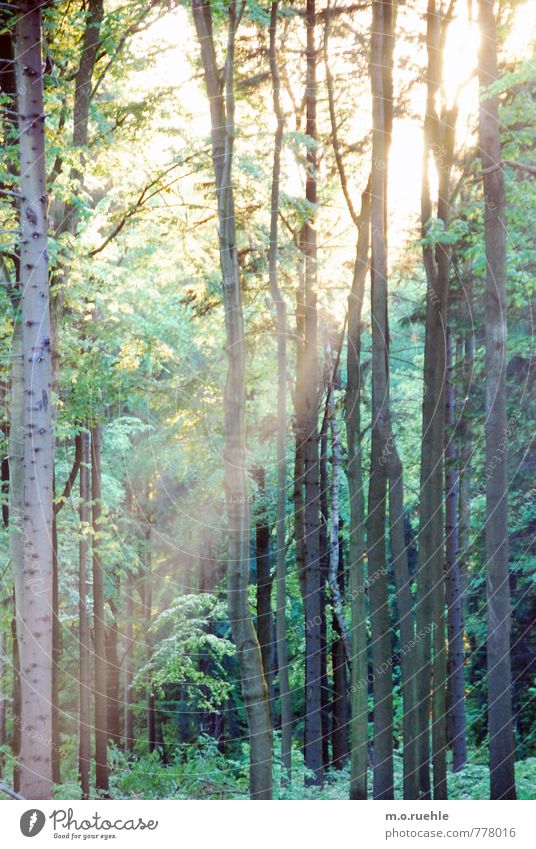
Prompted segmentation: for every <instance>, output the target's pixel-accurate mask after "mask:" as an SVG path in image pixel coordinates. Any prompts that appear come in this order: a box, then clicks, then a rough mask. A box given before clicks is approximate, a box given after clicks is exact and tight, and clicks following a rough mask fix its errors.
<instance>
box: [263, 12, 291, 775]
mask: <svg viewBox="0 0 536 849" xmlns="http://www.w3.org/2000/svg"><path fill="white" fill-rule="evenodd" d="M278 8H279V6H278V3H277V2H274V3H272V6H271V11H270V73H271V77H272V92H273V105H274V113H275V116H276V119H277V127H276V131H275V137H274V159H273V167H272V190H271V198H270V203H271V207H270V247H269V250H268V274H269V279H270V280H269V282H270V294H271V296H272V299H273V301H274V303H275V308H276V316H277V317H276V321H277V518H276V573H275V580H276V614H275V630H276V650H277V668H278V672H279V695H280V700H281V762H282V764H283V770H284V772H283V776H282V781H286V782H290V779H291V774H292V772H291V771H292V702H291V694H290V686H289V675H288V647H287V591H286V590H287V581H286V572H287V541H286V535H285V516H286V509H287V452H286V440H287V332H288V331H287V305H286V302H285V299H284V297H283V294H282V292H281V289H280V287H279V278H278V241H279V198H280V179H281V146H282V143H283V132H284V129H285V116H284V114H283V110H282V107H281V97H280V88H281V81H280V78H279V68H278V62H277V15H278Z"/></svg>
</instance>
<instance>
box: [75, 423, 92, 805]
mask: <svg viewBox="0 0 536 849" xmlns="http://www.w3.org/2000/svg"><path fill="white" fill-rule="evenodd" d="M81 443H82V444H81V449H82V450H81V455H82V456H81V462H80V506H79V508H78V511H79V519H80V542H79V545H78V617H79V622H78V642H79V681H80V692H79V712H78V735H79V745H78V775H79V779H80V786H81V788H82V798H83V799H89V789H90V788H89V775H90V766H91V716H90V710H91V669H90V650H91V649H90V627H89V615H88V609H87V593H88V551H89V544H88V540H89V535H88V534H89V529H90V507H89V504H90V500H91V488H90V446H89V433H88V432H87V431H84V432H82V433H81Z"/></svg>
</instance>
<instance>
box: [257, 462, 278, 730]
mask: <svg viewBox="0 0 536 849" xmlns="http://www.w3.org/2000/svg"><path fill="white" fill-rule="evenodd" d="M254 476H255V478H256V480H257V486H258V492H259V507H258V514H257V520H256V523H255V559H256V564H257V638H258V640H259V645H260V648H261V656H262V668H263V671H264V678H265V680H266V686H267V687H268V697H269V699H270V705H272V703H273V644H274V633H273V616H272V578H271V575H270V528H269V526H268V520H267V515H266V514H267V508H266V483H265V472H264V469H256V470H255V475H254ZM271 714H272V715H273V709H272V710H271Z"/></svg>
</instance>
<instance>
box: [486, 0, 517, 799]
mask: <svg viewBox="0 0 536 849" xmlns="http://www.w3.org/2000/svg"><path fill="white" fill-rule="evenodd" d="M478 8H479V23H480V31H481V37H482V40H481V47H480V54H479V80H480V92H481V101H480V119H479V146H480V159H481V162H482V170H483V182H484V203H485V216H484V222H485V241H486V295H485V321H486V562H487V580H486V589H487V604H488V617H487V618H488V637H487V650H488V732H489V755H490V795H491V798H492V799H515V798H516V785H515V773H514V759H515V750H514V737H513V730H512V690H511V663H510V582H509V581H510V578H509V572H508V470H507V455H508V437H509V435H510V431H509V429H508V422H507V415H506V357H507V353H506V339H507V328H506V306H507V304H506V273H507V272H506V207H505V193H504V175H503V172H502V169H501V168H500V167H496V166H498V165H499V163H500V160H501V139H500V125H499V115H498V111H499V104H498V99H497V96H496V95H492V96H490V95H489V94H488V93H487V88H488V86H490V85H491V84H492V83H494V82H495V80H496V79H497V26H496V21H495V14H494V4H493V2H491V0H479V4H478Z"/></svg>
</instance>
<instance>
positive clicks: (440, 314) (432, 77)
mask: <svg viewBox="0 0 536 849" xmlns="http://www.w3.org/2000/svg"><path fill="white" fill-rule="evenodd" d="M452 9H453V6H451V7H450V8H449V11H448V12H447V13H446V14H445V15H444V16H442V14H441V12H440V10H439V9H438V8H437V3H436V0H429V2H428V12H427V36H426V44H427V52H428V69H427V101H426V115H425V120H424V160H423V178H422V190H421V224H422V233H423V238H424V239H425V240H426V237H427V234H428V230H429V227H430V223H431V219H432V214H433V208H432V200H431V195H430V184H429V176H428V172H429V166H430V157H431V154H432V153H433V154H434V157H435V159H436V165H437V170H438V178H439V189H438V200H437V217H438V219H439V220H440V221H441V222H442V223H443V226H444V229H445V230H446V229H447V228H448V224H449V201H450V197H449V190H450V168H451V163H452V157H453V148H454V136H455V127H456V114H457V113H456V109H455V107H454V108H453V109H452V110H449V111H446V110H445V109H443V111H442V113H441V114H440V113H439V108H438V100H439V97H440V95H441V93H442V83H441V80H442V60H443V47H444V43H445V36H446V30H447V27H448V24H449V21H450V16H451V14H452ZM423 260H424V267H425V270H426V279H427V291H426V322H425V351H424V390H425V391H424V397H423V404H422V449H421V480H420V528H419V565H418V572H417V588H418V598H417V631H418V634H419V642H418V644H417V645H418V649H417V653H416V657H417V666H418V670H417V699H418V713H417V717H418V722H417V734H418V738H417V739H418V754H417V758H418V770H419V788H420V794H421V796H422V797H423V798H426V799H428V798H430V793H431V789H430V751H429V747H430V729H429V715H430V702H431V712H432V764H433V795H434V799H445V798H446V795H447V767H446V744H447V740H446V651H445V644H446V640H445V581H444V568H445V565H444V564H445V561H444V554H445V526H444V516H443V508H444V504H443V494H444V476H443V471H444V429H445V381H446V317H447V303H448V289H449V272H450V247H449V245H448V244H446V243H439V244H437V246H436V248H435V251H434V248H433V246H432V245H431V244H430V243H429V241H428V242H427V241H425V242H424V245H423Z"/></svg>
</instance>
